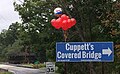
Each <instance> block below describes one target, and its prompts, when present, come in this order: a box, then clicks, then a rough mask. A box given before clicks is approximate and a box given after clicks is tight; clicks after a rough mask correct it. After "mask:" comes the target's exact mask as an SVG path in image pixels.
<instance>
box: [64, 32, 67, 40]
mask: <svg viewBox="0 0 120 74" xmlns="http://www.w3.org/2000/svg"><path fill="white" fill-rule="evenodd" d="M64 40H65V42H66V41H67V31H64Z"/></svg>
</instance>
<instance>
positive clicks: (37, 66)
mask: <svg viewBox="0 0 120 74" xmlns="http://www.w3.org/2000/svg"><path fill="white" fill-rule="evenodd" d="M22 66H25V67H31V68H43V67H45V64H22Z"/></svg>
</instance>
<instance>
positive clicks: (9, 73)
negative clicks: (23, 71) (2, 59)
mask: <svg viewBox="0 0 120 74" xmlns="http://www.w3.org/2000/svg"><path fill="white" fill-rule="evenodd" d="M0 74H13V73H11V72H0Z"/></svg>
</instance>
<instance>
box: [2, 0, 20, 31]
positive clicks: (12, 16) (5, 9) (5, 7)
mask: <svg viewBox="0 0 120 74" xmlns="http://www.w3.org/2000/svg"><path fill="white" fill-rule="evenodd" d="M14 1H15V0H2V1H1V2H0V32H1V31H2V30H3V29H8V28H9V26H10V25H11V24H12V23H14V22H16V21H18V22H19V21H20V19H19V18H20V16H19V15H18V12H16V11H14V6H13V2H14Z"/></svg>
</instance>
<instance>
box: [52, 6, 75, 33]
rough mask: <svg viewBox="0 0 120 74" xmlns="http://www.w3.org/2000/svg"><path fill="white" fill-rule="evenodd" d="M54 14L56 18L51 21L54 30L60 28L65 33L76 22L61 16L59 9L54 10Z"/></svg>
mask: <svg viewBox="0 0 120 74" xmlns="http://www.w3.org/2000/svg"><path fill="white" fill-rule="evenodd" d="M54 14H55V16H56V17H58V18H57V19H52V20H51V24H52V26H53V27H55V28H56V29H60V28H62V29H63V30H64V31H66V30H68V29H70V28H71V27H72V26H74V25H75V24H76V20H75V19H74V18H70V17H69V16H67V15H65V14H62V9H61V8H59V7H58V8H56V9H55V10H54Z"/></svg>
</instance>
